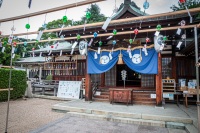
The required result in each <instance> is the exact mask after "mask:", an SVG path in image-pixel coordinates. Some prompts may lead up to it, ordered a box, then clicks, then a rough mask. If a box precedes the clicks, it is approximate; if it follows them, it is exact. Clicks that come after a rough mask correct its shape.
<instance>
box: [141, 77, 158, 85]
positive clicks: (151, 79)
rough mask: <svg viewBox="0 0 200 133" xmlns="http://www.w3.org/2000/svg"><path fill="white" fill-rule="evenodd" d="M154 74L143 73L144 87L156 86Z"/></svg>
mask: <svg viewBox="0 0 200 133" xmlns="http://www.w3.org/2000/svg"><path fill="white" fill-rule="evenodd" d="M154 80H155V79H154V75H153V74H142V80H141V82H142V84H141V86H142V87H155V84H154V83H155V81H154Z"/></svg>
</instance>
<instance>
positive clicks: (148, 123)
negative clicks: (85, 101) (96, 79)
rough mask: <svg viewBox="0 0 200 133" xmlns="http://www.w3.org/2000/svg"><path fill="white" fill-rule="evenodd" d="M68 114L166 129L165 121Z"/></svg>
mask: <svg viewBox="0 0 200 133" xmlns="http://www.w3.org/2000/svg"><path fill="white" fill-rule="evenodd" d="M68 114H70V115H71V116H78V117H83V118H90V119H100V120H106V121H112V122H121V123H128V124H137V125H146V126H158V127H165V122H163V121H153V120H143V119H132V118H122V117H113V116H110V115H97V114H86V113H77V112H68Z"/></svg>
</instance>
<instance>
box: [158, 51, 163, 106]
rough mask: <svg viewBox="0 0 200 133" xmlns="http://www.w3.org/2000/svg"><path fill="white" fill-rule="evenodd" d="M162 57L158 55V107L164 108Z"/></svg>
mask: <svg viewBox="0 0 200 133" xmlns="http://www.w3.org/2000/svg"><path fill="white" fill-rule="evenodd" d="M162 95H163V94H162V57H161V53H158V74H156V106H158V107H161V106H162Z"/></svg>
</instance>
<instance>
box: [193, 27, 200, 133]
mask: <svg viewBox="0 0 200 133" xmlns="http://www.w3.org/2000/svg"><path fill="white" fill-rule="evenodd" d="M194 37H195V60H196V64H197V63H198V40H197V27H196V26H195V27H194ZM196 79H197V113H198V114H197V115H198V132H199V133H200V122H199V121H200V105H199V67H198V66H197V65H196Z"/></svg>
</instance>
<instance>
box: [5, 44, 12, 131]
mask: <svg viewBox="0 0 200 133" xmlns="http://www.w3.org/2000/svg"><path fill="white" fill-rule="evenodd" d="M12 50H13V45H12V43H11V52H10V73H9V84H8V102H7V103H8V104H7V115H6V129H5V133H7V130H8V115H9V103H10V85H11V78H12V77H11V75H12Z"/></svg>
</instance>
